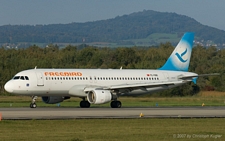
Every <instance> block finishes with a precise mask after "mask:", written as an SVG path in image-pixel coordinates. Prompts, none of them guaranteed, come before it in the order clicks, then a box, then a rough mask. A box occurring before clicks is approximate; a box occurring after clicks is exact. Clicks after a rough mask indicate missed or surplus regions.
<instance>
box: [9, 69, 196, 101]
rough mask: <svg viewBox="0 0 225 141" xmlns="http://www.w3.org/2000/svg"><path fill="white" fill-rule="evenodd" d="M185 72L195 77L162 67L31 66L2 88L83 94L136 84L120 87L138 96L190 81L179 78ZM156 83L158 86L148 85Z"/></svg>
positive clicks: (21, 92) (123, 92) (24, 92)
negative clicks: (52, 67)
mask: <svg viewBox="0 0 225 141" xmlns="http://www.w3.org/2000/svg"><path fill="white" fill-rule="evenodd" d="M188 75H190V76H193V75H196V76H197V74H195V73H191V72H182V71H164V70H138V69H134V70H128V69H122V70H119V69H118V70H115V69H31V70H25V71H22V72H19V73H17V74H16V75H15V76H14V78H13V79H12V80H10V81H8V82H7V83H6V85H5V89H6V90H7V91H8V92H10V93H13V94H19V95H35V96H74V97H86V96H87V93H85V88H89V89H90V88H92V87H93V88H98V87H99V88H108V87H111V86H121V87H123V86H126V85H132V86H133V85H136V84H137V85H138V86H137V87H132V88H129V87H124V89H123V88H120V92H121V93H120V94H121V95H140V94H146V93H151V92H155V91H159V90H164V89H168V88H171V87H176V86H179V85H182V84H184V83H186V82H190V81H191V79H190V80H188V81H183V80H180V79H179V76H188ZM22 76H23V77H22ZM21 78H22V79H21ZM168 82H172V83H173V82H174V85H167V84H168ZM157 83H159V84H160V85H159V86H154V87H152V86H151V84H157ZM164 83H165V86H164V85H163V84H164ZM148 84H149V85H148ZM142 85H143V86H146V87H142ZM72 88H74V89H76V88H78V89H80V90H79V91H75V92H74V93H73V92H70V91H71V89H72Z"/></svg>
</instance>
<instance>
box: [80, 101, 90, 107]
mask: <svg viewBox="0 0 225 141" xmlns="http://www.w3.org/2000/svg"><path fill="white" fill-rule="evenodd" d="M90 106H91V104H90V103H89V102H88V101H81V102H80V107H81V108H89V107H90Z"/></svg>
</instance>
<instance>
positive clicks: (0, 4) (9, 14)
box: [0, 0, 225, 30]
mask: <svg viewBox="0 0 225 141" xmlns="http://www.w3.org/2000/svg"><path fill="white" fill-rule="evenodd" d="M143 10H154V11H160V12H175V13H177V14H181V15H186V16H189V17H192V18H194V19H195V20H197V21H198V22H200V23H202V24H203V25H208V26H212V27H216V28H218V29H222V30H225V0H1V1H0V26H1V25H8V24H11V25H36V24H58V23H62V24H65V23H71V22H87V21H96V20H103V19H110V18H114V17H116V16H122V15H124V14H131V13H133V12H139V11H143Z"/></svg>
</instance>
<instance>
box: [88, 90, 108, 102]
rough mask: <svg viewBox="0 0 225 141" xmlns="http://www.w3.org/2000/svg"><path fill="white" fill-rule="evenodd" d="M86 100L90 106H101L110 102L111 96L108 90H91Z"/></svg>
mask: <svg viewBox="0 0 225 141" xmlns="http://www.w3.org/2000/svg"><path fill="white" fill-rule="evenodd" d="M87 100H88V102H89V103H91V104H103V103H107V102H109V101H111V100H112V94H111V93H110V91H108V90H92V91H89V92H88V95H87Z"/></svg>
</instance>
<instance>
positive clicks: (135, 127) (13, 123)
mask: <svg viewBox="0 0 225 141" xmlns="http://www.w3.org/2000/svg"><path fill="white" fill-rule="evenodd" d="M0 127H1V132H0V140H3V141H4V140H10V141H12V140H16V141H20V140H21V141H22V140H30V141H33V140H36V141H37V140H38V141H40V140H41V141H44V140H48V141H52V140H54V141H86V140H88V141H89V140H91V141H104V140H109V141H114V140H132V141H136V140H140V141H148V140H154V141H157V140H165V141H170V140H188V141H190V140H191V141H193V140H206V141H208V140H210V141H211V140H216V141H222V140H225V119H222V118H215V119H142V118H140V119H74V120H3V121H1V122H0ZM197 135H202V136H203V135H204V136H205V137H206V136H208V135H209V137H207V138H205V139H204V138H202V137H200V136H198V137H197ZM212 135H213V136H212ZM216 135H219V136H220V137H219V138H217V139H215V138H213V137H215V136H216ZM187 136H189V137H187Z"/></svg>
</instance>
